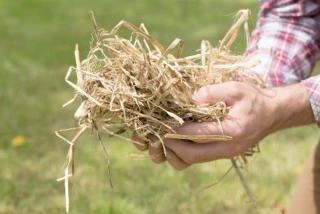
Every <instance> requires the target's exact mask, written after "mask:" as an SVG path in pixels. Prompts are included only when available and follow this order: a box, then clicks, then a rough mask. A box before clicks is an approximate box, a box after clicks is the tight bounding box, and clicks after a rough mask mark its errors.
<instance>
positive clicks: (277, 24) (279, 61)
mask: <svg viewBox="0 0 320 214" xmlns="http://www.w3.org/2000/svg"><path fill="white" fill-rule="evenodd" d="M319 47H320V1H315V0H304V1H303V0H300V1H298V0H260V12H259V21H258V23H257V26H256V28H255V30H254V31H253V32H252V36H251V38H250V42H249V44H248V48H247V50H246V53H245V55H246V56H247V57H248V58H250V59H256V60H257V59H258V60H259V61H260V65H259V66H257V67H255V68H254V69H253V70H254V71H256V72H257V73H259V74H260V75H261V76H263V77H264V76H266V85H267V87H274V86H280V85H288V84H293V83H297V82H301V81H302V80H305V81H304V84H305V86H306V88H307V91H308V94H309V98H310V103H311V106H312V109H313V112H314V116H315V119H316V121H317V123H318V124H320V76H316V77H313V78H309V79H307V78H308V77H309V76H310V75H311V72H312V70H313V68H314V66H315V63H316V60H317V59H318V57H319V52H320V51H319Z"/></svg>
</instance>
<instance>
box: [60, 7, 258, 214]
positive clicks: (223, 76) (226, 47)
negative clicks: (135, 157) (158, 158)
mask: <svg viewBox="0 0 320 214" xmlns="http://www.w3.org/2000/svg"><path fill="white" fill-rule="evenodd" d="M90 15H91V19H92V22H93V26H94V29H95V32H94V35H93V39H92V41H91V45H90V52H89V54H88V56H87V59H85V60H83V61H82V62H81V61H80V58H79V51H78V46H76V50H75V58H76V67H73V66H72V67H70V69H69V70H68V72H67V75H66V78H65V80H66V82H67V83H68V84H69V85H70V86H72V87H73V88H74V89H75V97H74V98H73V99H72V100H70V101H69V102H68V103H66V104H65V105H64V106H66V105H68V104H70V103H71V102H73V101H74V100H75V99H76V98H77V99H80V100H81V105H80V106H79V108H78V110H77V111H76V113H75V115H74V116H75V118H76V119H78V120H79V127H76V128H71V129H65V130H59V131H56V134H57V136H59V137H60V138H62V139H63V140H64V141H65V142H67V143H68V144H70V149H69V151H68V154H67V163H66V168H65V176H64V177H62V178H60V179H58V180H59V181H61V180H64V182H65V191H66V207H67V212H68V210H69V194H68V178H69V177H71V176H72V175H73V174H74V163H73V160H74V158H73V157H74V143H75V141H76V140H77V139H78V138H79V136H80V135H81V134H82V133H83V132H84V131H85V130H86V129H91V132H96V133H97V136H98V139H99V141H100V143H101V139H100V135H99V132H106V133H108V134H109V135H110V136H117V137H119V138H121V139H125V140H127V141H131V142H132V140H131V139H128V138H126V137H123V136H121V135H119V134H120V133H121V132H123V131H125V130H135V131H136V132H137V133H138V134H139V135H140V137H142V138H143V139H144V140H145V141H147V142H148V143H149V144H150V146H158V145H159V144H160V143H161V144H162V145H163V139H164V138H176V139H186V140H194V139H207V140H208V139H209V140H212V141H214V140H219V141H221V140H230V139H231V137H229V136H225V135H223V134H222V135H219V136H209V135H205V136H189V135H178V134H176V133H175V131H174V128H175V127H178V126H180V125H182V124H186V123H190V122H204V121H207V122H218V123H219V122H220V121H221V120H223V119H224V118H225V117H226V116H227V113H228V109H229V107H227V106H226V104H225V103H224V102H223V100H221V101H220V102H217V103H216V104H215V105H197V103H196V102H195V101H194V100H193V99H192V97H193V94H194V93H195V92H196V91H197V90H199V89H200V88H201V87H202V86H205V85H212V84H220V83H224V82H228V81H239V82H249V83H252V84H255V85H258V86H263V85H264V81H263V80H262V79H261V78H260V77H259V76H258V75H256V74H255V73H254V72H251V68H253V67H254V66H256V65H258V63H259V62H257V61H250V60H248V59H247V58H245V57H243V56H238V55H235V54H233V53H232V52H231V51H230V46H231V45H232V43H233V42H234V40H235V39H236V37H237V35H238V32H239V30H240V28H241V26H242V25H244V27H245V32H246V38H249V32H248V27H247V20H248V15H249V11H248V10H241V11H239V12H238V13H237V15H236V21H235V23H234V24H233V25H232V27H231V28H230V30H229V31H228V32H227V34H226V36H225V37H224V38H223V39H222V41H221V42H220V46H219V48H214V47H212V46H211V44H210V43H209V41H202V42H201V48H200V51H199V53H198V54H196V55H192V56H187V57H181V54H182V50H183V47H184V42H183V41H182V40H180V39H175V40H174V41H173V42H172V44H171V45H170V46H169V47H168V48H167V49H165V48H164V47H163V46H162V45H161V44H160V43H159V42H158V41H157V40H156V39H154V38H153V37H152V36H151V35H150V34H149V33H148V31H147V29H146V28H145V26H144V25H143V24H141V25H140V27H139V28H138V27H136V26H134V25H132V24H130V23H129V22H126V21H121V22H120V23H119V24H117V25H116V26H115V27H114V28H113V29H112V30H111V31H110V32H108V31H106V30H104V29H99V28H98V27H97V24H96V21H95V19H94V16H93V13H92V12H90ZM121 26H124V27H126V28H128V29H129V30H130V31H131V32H132V34H131V37H130V38H129V39H126V38H122V37H119V36H118V35H117V32H118V30H119V28H120V27H121ZM175 48H176V51H175V52H176V54H175V55H173V54H172V52H173V50H174V49H175ZM72 72H75V73H76V75H77V83H73V82H71V81H70V80H69V77H70V75H71V74H72ZM72 130H77V131H78V133H77V134H76V136H75V137H74V138H73V139H72V140H71V141H69V140H67V139H66V138H64V137H63V136H62V135H61V134H60V133H61V132H66V131H72ZM133 143H136V144H139V142H133ZM101 145H102V146H103V144H102V143H101ZM103 149H104V151H105V154H106V156H107V158H108V163H109V157H108V154H107V152H106V150H105V148H104V147H103ZM163 149H164V153H165V147H164V146H163ZM254 151H255V147H253V148H250V149H249V150H248V151H246V152H245V153H244V154H242V155H241V157H242V159H243V160H245V161H246V156H247V155H252V154H253V152H254ZM151 158H152V157H151ZM234 163H235V161H234V159H233V164H234ZM70 164H71V165H72V172H71V174H69V165H70ZM234 167H236V170H237V168H238V167H237V165H236V164H234ZM108 169H109V164H108ZM238 171H239V170H237V172H238ZM239 176H240V178H241V179H242V180H243V178H242V175H241V173H240V175H239ZM243 182H244V181H243ZM244 183H245V182H244ZM110 184H111V182H110ZM246 190H247V188H246ZM247 191H249V190H247ZM248 194H249V196H250V194H251V193H250V192H248ZM251 197H252V194H251V196H250V198H251ZM252 200H253V199H252ZM253 203H254V200H253Z"/></svg>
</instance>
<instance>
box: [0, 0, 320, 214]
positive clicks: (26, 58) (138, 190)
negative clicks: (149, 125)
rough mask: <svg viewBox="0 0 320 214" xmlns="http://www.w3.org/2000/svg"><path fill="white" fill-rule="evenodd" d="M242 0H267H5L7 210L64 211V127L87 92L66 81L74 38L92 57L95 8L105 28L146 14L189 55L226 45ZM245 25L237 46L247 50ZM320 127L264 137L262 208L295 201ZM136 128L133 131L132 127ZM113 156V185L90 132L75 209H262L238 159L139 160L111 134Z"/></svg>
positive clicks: (1, 71) (259, 165)
mask: <svg viewBox="0 0 320 214" xmlns="http://www.w3.org/2000/svg"><path fill="white" fill-rule="evenodd" d="M239 9H250V10H251V11H252V18H251V19H250V21H249V24H250V27H251V29H253V27H254V25H255V22H256V17H257V10H258V2H257V1H255V0H241V1H232V0H225V1H218V0H211V1H209V0H189V1H187V0H162V1H156V0H141V1H130V0H96V1H85V0H77V1H74V0H69V1H65V0H46V1H40V0H15V1H5V0H1V1H0V120H1V121H0V199H1V200H0V213H19V214H20V213H34V214H37V213H64V212H65V196H64V186H63V183H59V182H56V178H58V177H61V176H62V175H63V168H62V165H63V163H64V160H65V156H66V153H67V150H68V145H67V144H65V143H64V142H62V141H61V140H59V139H58V138H57V137H56V136H55V135H54V131H55V130H58V129H63V128H68V127H74V126H76V125H77V121H76V120H75V119H74V118H73V114H74V112H75V110H76V109H77V105H78V104H79V103H78V102H75V103H74V104H72V105H70V106H68V107H66V108H62V104H64V103H65V102H66V101H68V100H69V99H71V98H72V96H73V94H74V91H73V89H72V88H71V87H69V86H68V85H67V84H66V83H65V82H64V76H65V74H66V72H67V69H68V67H69V66H71V65H74V64H75V61H74V54H73V51H74V46H75V44H76V43H78V44H79V48H80V56H81V59H84V58H85V57H86V55H87V52H88V50H89V41H90V39H91V33H92V31H93V28H92V24H91V21H90V18H89V10H93V11H94V12H95V16H96V20H97V22H98V25H99V26H100V27H103V28H105V29H109V30H110V29H111V28H112V27H113V26H115V25H116V24H117V23H118V22H119V21H120V20H123V19H124V20H127V21H129V22H131V23H133V24H135V25H139V24H140V23H142V22H143V23H145V25H146V27H147V29H148V30H149V32H150V33H151V34H152V35H153V36H154V37H155V38H156V39H158V40H159V41H160V42H161V43H162V44H163V45H164V46H168V45H169V44H170V43H171V42H172V41H173V40H174V39H175V38H176V37H179V38H181V39H183V40H184V41H185V52H184V55H185V56H186V55H190V54H194V53H195V51H196V50H197V49H198V48H199V47H200V42H201V40H202V39H207V40H209V41H210V42H211V43H212V45H213V46H217V45H218V44H219V40H220V39H222V37H223V36H224V34H225V33H226V32H227V30H228V28H229V27H230V25H231V24H232V23H233V15H234V14H235V13H236V12H237V11H238V10H239ZM243 35H244V33H243V32H242V33H241V35H240V37H239V39H238V40H237V42H236V44H235V45H234V47H233V50H234V51H236V53H238V54H242V53H243V50H244V48H245V40H244V37H243ZM316 129H317V128H316V127H315V125H313V126H307V127H303V128H295V129H290V130H286V131H281V132H279V133H277V134H274V135H272V136H269V137H268V138H266V139H265V140H264V142H263V143H262V144H261V153H260V154H258V155H256V156H255V157H253V158H252V159H250V163H249V165H248V166H247V168H246V169H245V170H243V173H244V175H245V176H246V179H247V182H248V184H249V186H250V187H251V189H252V191H253V192H254V194H255V196H256V200H257V203H258V206H259V213H281V210H285V208H286V206H287V204H288V201H289V199H290V196H291V194H292V191H293V188H294V185H295V182H296V179H297V178H298V176H299V174H300V173H301V169H302V167H303V164H304V162H305V160H306V158H307V156H308V153H309V152H310V150H311V147H312V144H313V143H314V142H315V141H316V139H317V134H316V133H317V131H316ZM127 136H130V134H129V133H128V134H127ZM103 142H104V143H105V146H106V148H107V150H108V152H109V154H110V156H111V159H112V163H113V165H112V168H111V170H112V171H111V173H112V178H113V183H114V189H111V188H110V187H109V182H108V175H107V167H106V159H105V157H104V154H103V151H102V149H101V147H100V145H99V143H98V141H97V139H96V137H95V136H90V135H89V133H86V134H85V135H84V136H83V137H81V139H80V140H79V141H78V142H77V145H76V151H75V156H76V157H75V158H76V159H75V161H76V177H75V178H76V180H75V182H74V183H75V185H73V184H72V182H71V183H70V200H71V201H70V203H71V209H70V213H119V214H120V213H141V214H143V213H146V214H147V213H148V214H149V213H158V214H162V213H181V214H191V213H257V211H256V210H255V209H254V208H253V207H252V205H251V204H250V203H248V201H249V199H248V197H247V195H246V193H245V190H244V189H243V187H242V185H241V183H240V181H239V179H238V177H237V175H236V173H235V172H234V171H231V172H230V173H229V174H228V175H227V177H226V178H225V179H223V180H222V182H221V183H220V184H219V185H217V186H214V187H212V188H210V189H207V190H204V191H202V192H198V190H199V189H201V188H203V187H204V186H206V185H209V184H212V183H214V182H216V181H217V180H218V179H219V178H220V177H221V176H222V175H223V174H224V173H225V172H226V171H227V169H228V168H229V167H230V161H216V162H212V163H207V164H199V165H195V166H193V167H190V168H189V169H187V170H185V171H183V172H177V171H174V170H173V169H171V168H170V167H169V166H168V165H167V164H162V165H155V164H153V163H151V162H150V161H146V160H131V159H127V158H126V155H127V154H131V153H138V152H137V151H136V150H135V148H134V147H133V146H132V145H131V144H130V143H127V142H122V141H119V140H117V139H115V138H107V137H106V136H103Z"/></svg>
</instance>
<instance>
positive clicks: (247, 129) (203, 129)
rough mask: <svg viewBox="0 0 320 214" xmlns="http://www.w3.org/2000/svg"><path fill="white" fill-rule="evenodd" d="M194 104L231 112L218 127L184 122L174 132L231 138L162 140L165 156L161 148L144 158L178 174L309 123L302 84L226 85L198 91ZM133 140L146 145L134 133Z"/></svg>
mask: <svg viewBox="0 0 320 214" xmlns="http://www.w3.org/2000/svg"><path fill="white" fill-rule="evenodd" d="M297 97H299V99H296V98H297ZM195 100H196V101H197V102H198V103H199V104H204V103H208V104H215V103H216V102H218V101H220V100H224V101H225V102H226V104H227V106H230V107H231V109H230V111H229V113H228V115H227V117H226V118H225V119H224V120H223V121H221V123H220V124H219V123H217V122H203V123H189V124H185V125H183V126H181V127H179V128H176V129H175V131H177V133H178V134H185V135H221V134H224V135H228V136H231V137H232V140H230V141H224V142H219V141H215V142H210V141H209V142H208V141H186V140H175V139H165V140H164V144H165V147H166V152H167V156H166V157H165V156H164V155H163V151H162V147H161V146H159V147H158V148H153V147H149V154H150V155H151V156H153V157H155V158H154V159H152V160H153V161H154V162H156V163H161V162H164V161H165V160H167V161H168V163H169V164H170V165H171V166H172V167H174V168H175V169H177V170H183V169H185V168H187V167H189V166H190V165H192V164H196V163H202V162H208V161H213V160H217V159H224V158H232V157H234V156H237V155H239V154H241V153H242V152H244V151H245V150H246V149H248V148H249V147H251V146H253V145H254V144H256V143H258V142H259V141H260V140H262V139H263V138H264V137H265V136H267V135H268V134H270V133H272V132H274V131H277V130H279V129H282V128H287V127H292V126H296V125H302V124H307V123H311V122H314V117H313V113H312V110H311V106H310V103H309V99H308V95H307V92H306V89H305V87H304V86H303V85H302V84H296V85H292V86H287V87H279V88H274V89H261V88H258V87H256V86H254V85H250V84H246V83H238V82H228V83H223V84H218V85H209V86H205V87H203V88H201V89H200V90H199V91H198V92H197V93H196V95H195ZM132 138H133V139H134V140H136V141H139V142H141V143H145V142H143V141H142V140H141V138H139V136H137V134H136V133H134V134H133V136H132ZM138 148H140V149H141V147H138Z"/></svg>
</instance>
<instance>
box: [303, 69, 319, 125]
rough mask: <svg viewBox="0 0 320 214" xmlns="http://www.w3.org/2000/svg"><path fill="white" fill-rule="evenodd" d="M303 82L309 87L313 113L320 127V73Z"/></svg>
mask: <svg viewBox="0 0 320 214" xmlns="http://www.w3.org/2000/svg"><path fill="white" fill-rule="evenodd" d="M302 83H303V84H304V85H305V87H306V89H307V92H308V96H309V100H310V104H311V107H312V111H313V115H314V118H315V120H316V122H317V124H318V127H319V128H320V75H317V76H314V77H310V78H308V79H306V80H303V81H302Z"/></svg>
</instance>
